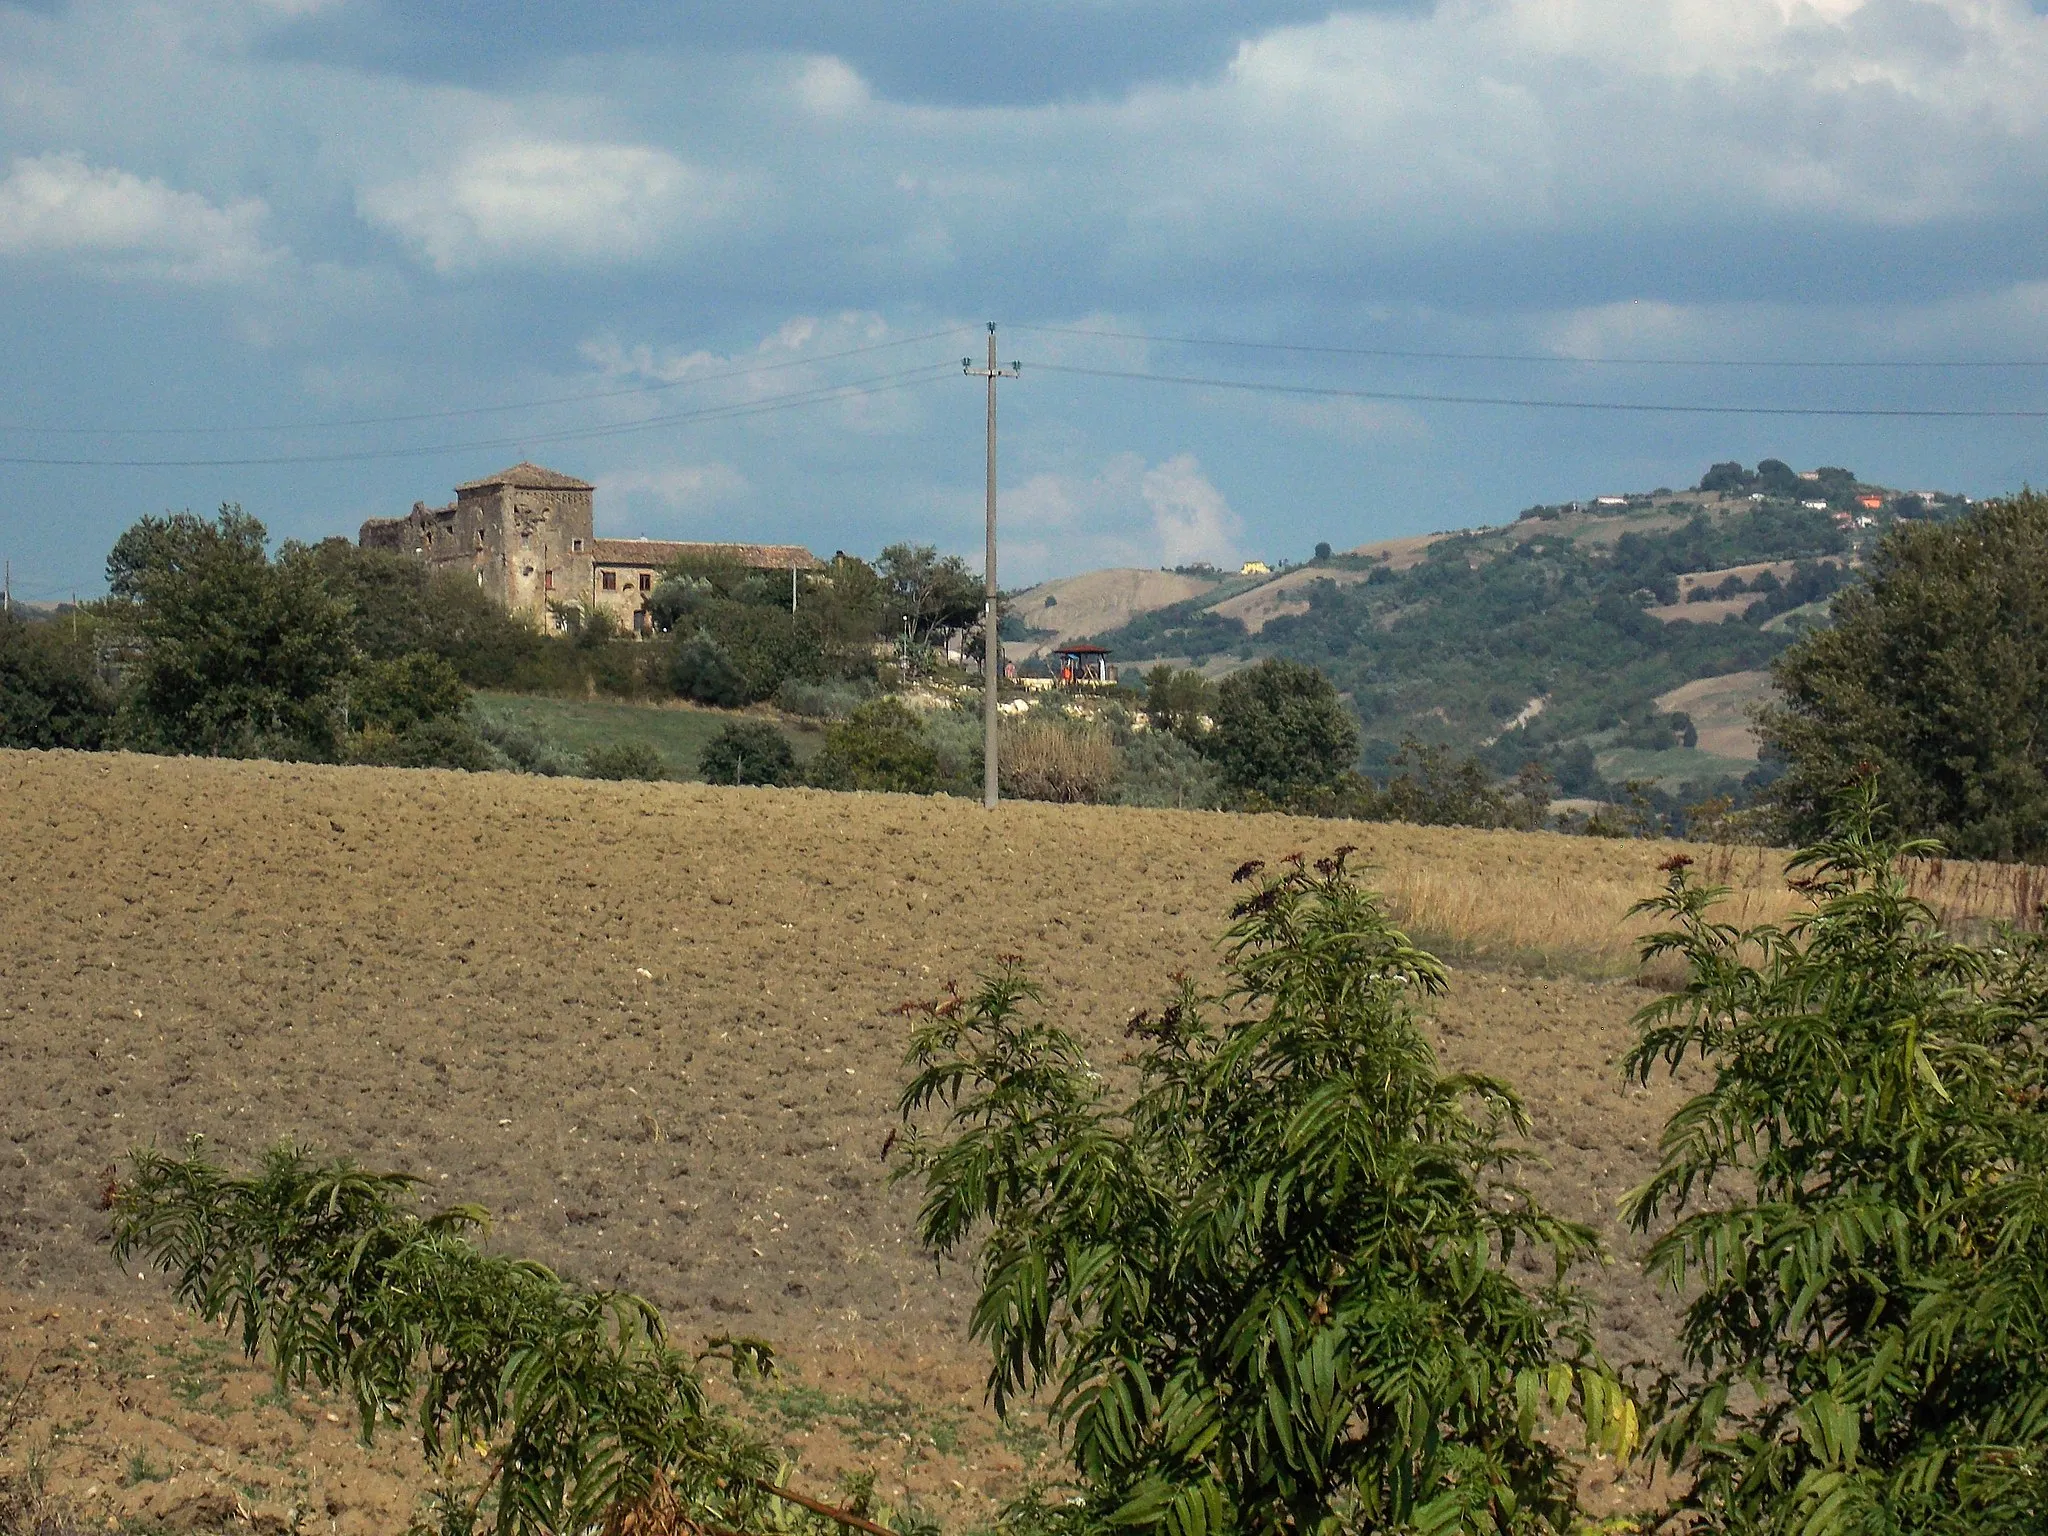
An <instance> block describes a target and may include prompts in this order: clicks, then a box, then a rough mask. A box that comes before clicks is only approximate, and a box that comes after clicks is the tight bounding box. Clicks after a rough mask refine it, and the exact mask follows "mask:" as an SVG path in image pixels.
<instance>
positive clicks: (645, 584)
mask: <svg viewBox="0 0 2048 1536" xmlns="http://www.w3.org/2000/svg"><path fill="white" fill-rule="evenodd" d="M640 590H641V591H642V592H652V591H653V590H654V572H652V571H642V572H641V573H640Z"/></svg>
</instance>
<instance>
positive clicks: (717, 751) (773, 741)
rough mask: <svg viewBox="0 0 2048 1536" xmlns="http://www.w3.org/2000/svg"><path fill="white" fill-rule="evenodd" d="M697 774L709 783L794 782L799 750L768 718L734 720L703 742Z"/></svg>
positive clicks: (698, 756)
mask: <svg viewBox="0 0 2048 1536" xmlns="http://www.w3.org/2000/svg"><path fill="white" fill-rule="evenodd" d="M697 776H698V777H699V778H701V779H703V780H704V782H705V783H707V784H794V783H795V782H796V781H797V778H798V774H797V771H796V753H795V752H793V751H791V750H790V745H789V738H788V737H787V736H785V735H783V734H782V732H781V731H779V730H777V729H776V728H775V727H774V726H773V725H770V724H769V723H768V722H767V721H766V720H734V721H732V722H730V723H728V724H727V725H724V726H722V727H721V728H720V729H719V732H718V734H717V735H716V736H714V737H712V738H711V740H710V741H708V742H706V743H705V744H704V750H703V751H702V752H700V753H699V754H698V755H697Z"/></svg>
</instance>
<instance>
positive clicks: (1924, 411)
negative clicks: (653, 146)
mask: <svg viewBox="0 0 2048 1536" xmlns="http://www.w3.org/2000/svg"><path fill="white" fill-rule="evenodd" d="M1018 329H1019V330H1022V329H1024V327H1022V326H1019V327H1018ZM1031 366H1032V367H1033V369H1035V370H1036V371H1038V372H1041V373H1076V374H1083V375H1086V376H1087V377H1089V378H1096V379H1138V380H1142V381H1144V382H1146V383H1150V384H1191V385H1197V386H1200V387H1202V388H1205V389H1235V390H1243V391H1246V392H1249V393H1253V394H1269V395H1315V396H1326V397H1334V398H1337V399H1342V400H1385V401H1391V402H1395V403H1407V404H1416V405H1496V406H1510V407H1514V408H1517V409H1521V410H1536V411H1627V412H1634V413H1639V414H1666V415H1691V416H1878V417H1893V418H1925V419H1931V420H1965V421H2038V420H2044V419H2048V410H1976V409H1963V408H1958V409H1948V410H1943V409H1933V408H1922V407H1910V406H1898V407H1891V406H1847V405H1834V406H1830V405H1675V404H1667V403H1662V402H1659V403H1647V402H1636V401H1625V400H1542V399H1530V398H1520V397H1515V396H1508V395H1447V394H1429V393H1423V392H1419V391H1413V390H1396V389H1334V388H1327V387H1324V386H1321V385H1315V384H1267V383H1259V382H1256V381H1253V380H1248V379H1211V378H1200V377H1196V376H1194V375H1189V374H1173V373H1137V372H1132V371H1130V370H1126V369H1120V368H1080V367H1076V366H1074V365H1072V364H1063V363H1033V364H1032V365H1031Z"/></svg>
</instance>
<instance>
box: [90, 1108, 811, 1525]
mask: <svg viewBox="0 0 2048 1536" xmlns="http://www.w3.org/2000/svg"><path fill="white" fill-rule="evenodd" d="M417 1182H418V1181H417V1180H416V1179H414V1178H413V1177H412V1176H410V1175H407V1174H399V1173H372V1172H368V1171H366V1170H364V1169H361V1168H358V1167H357V1166H355V1165H354V1164H352V1163H349V1162H346V1161H337V1162H332V1163H327V1164H315V1163H313V1162H312V1161H311V1160H310V1159H309V1158H307V1157H306V1156H305V1154H303V1153H301V1152H299V1151H298V1150H296V1149H294V1148H292V1147H290V1146H285V1147H281V1148H279V1149H277V1150H276V1151H273V1152H272V1153H271V1154H270V1155H269V1156H268V1157H267V1158H266V1159H265V1161H264V1164H263V1167H262V1170H261V1171H260V1172H259V1173H257V1174H256V1175H255V1176H253V1177H247V1178H237V1177H233V1176H231V1175H229V1173H228V1172H227V1171H226V1170H225V1169H223V1168H220V1167H218V1166H216V1165H214V1164H211V1163H209V1162H207V1161H205V1160H204V1159H203V1158H202V1157H201V1156H200V1155H199V1153H198V1148H197V1146H196V1144H195V1145H194V1146H193V1147H192V1149H191V1150H190V1151H189V1152H188V1155H187V1156H185V1157H183V1158H171V1157H167V1156H165V1155H163V1154H161V1153H159V1152H156V1151H155V1150H145V1151H141V1152H138V1153H136V1154H135V1157H134V1164H133V1173H132V1175H131V1177H130V1178H129V1179H128V1180H127V1182H126V1183H124V1184H123V1185H121V1186H120V1187H119V1188H118V1189H117V1191H116V1193H115V1198H114V1207H113V1224H114V1253H115V1255H116V1256H117V1257H118V1258H119V1259H120V1261H121V1262H122V1263H124V1264H127V1263H129V1262H130V1260H131V1259H132V1258H133V1257H134V1256H136V1255H143V1256H146V1257H147V1258H148V1259H149V1260H151V1261H153V1262H154V1263H155V1264H156V1265H157V1266H158V1267H159V1268H161V1269H163V1270H165V1271H167V1272H169V1273H170V1274H171V1275H173V1276H175V1277H176V1281H177V1287H178V1296H179V1298H180V1300H182V1301H183V1302H184V1303H185V1304H186V1305H187V1306H189V1307H190V1308H191V1309H192V1310H193V1311H194V1312H196V1313H197V1314H198V1315H199V1316H200V1317H201V1318H203V1319H205V1320H206V1321H209V1322H226V1323H228V1324H230V1325H231V1326H235V1327H237V1328H238V1329H239V1331H240V1334H241V1342H242V1347H243V1348H244V1349H245V1350H246V1351H247V1352H248V1353H249V1355H250V1356H251V1357H256V1356H258V1355H268V1357H269V1362H270V1364H271V1366H272V1367H273V1369H274V1370H275V1371H276V1374H277V1380H278V1382H279V1384H280V1386H284V1387H290V1388H296V1389H298V1390H301V1391H304V1390H309V1389H316V1390H323V1391H329V1392H335V1393H338V1394H340V1395H341V1396H342V1397H343V1398H345V1399H346V1400H348V1401H350V1402H352V1403H353V1404H354V1405H355V1408H356V1412H357V1415H358V1417H359V1419H360V1422H361V1428H362V1434H363V1438H364V1439H366V1440H368V1439H370V1438H372V1437H373V1436H374V1435H375V1434H376V1432H377V1430H378V1429H380V1428H383V1427H385V1426H387V1425H388V1426H393V1427H396V1426H399V1425H403V1424H404V1423H405V1422H406V1421H407V1419H410V1420H411V1421H412V1429H413V1433H414V1435H415V1436H416V1437H417V1440H418V1443H419V1445H420V1448H421V1451H422V1453H423V1455H424V1456H425V1457H426V1458H427V1460H428V1461H429V1462H430V1463H437V1464H438V1463H442V1461H443V1458H444V1457H445V1456H447V1455H449V1454H450V1453H453V1452H455V1451H457V1450H459V1449H462V1448H465V1447H470V1446H481V1447H491V1448H494V1449H495V1452H496V1454H494V1455H492V1456H490V1457H489V1459H488V1461H487V1462H486V1463H485V1468H484V1473H483V1475H484V1483H483V1486H482V1487H481V1488H478V1489H475V1490H473V1492H472V1493H471V1496H470V1497H469V1498H468V1499H466V1500H465V1499H461V1498H452V1499H451V1501H450V1502H449V1503H448V1504H447V1505H446V1506H445V1507H444V1509H443V1515H444V1519H443V1521H442V1526H443V1529H444V1531H447V1532H450V1533H453V1532H458V1531H474V1530H480V1529H482V1528H483V1527H484V1522H483V1520H482V1519H481V1518H480V1513H479V1512H480V1510H481V1509H482V1507H483V1506H484V1505H485V1503H486V1501H487V1500H489V1501H491V1502H492V1503H493V1504H494V1506H495V1522H494V1525H495V1530H496V1531H497V1532H498V1533H499V1536H554V1533H557V1532H565V1531H581V1532H594V1531H599V1530H602V1531H605V1532H610V1533H612V1536H630V1533H644V1536H661V1533H672V1532H679V1531H688V1530H693V1529H701V1528H702V1527H703V1526H705V1525H712V1526H723V1527H727V1528H732V1527H737V1528H739V1529H743V1530H745V1529H754V1528H756V1520H757V1517H758V1515H759V1514H760V1513H761V1506H762V1503H763V1493H764V1490H767V1489H768V1488H769V1486H770V1485H769V1484H768V1483H767V1482H766V1478H767V1475H768V1473H769V1472H770V1471H771V1470H772V1468H773V1462H772V1460H771V1459H770V1457H769V1454H768V1452H767V1449H766V1447H765V1446H763V1445H762V1444H761V1443H760V1441H759V1440H757V1439H756V1438H754V1437H753V1436H752V1435H751V1434H749V1433H748V1432H747V1431H746V1430H744V1429H743V1428H741V1426H740V1425H738V1424H737V1423H736V1422H734V1421H733V1420H732V1419H731V1418H730V1417H729V1416H727V1415H726V1414H725V1413H724V1412H723V1411H721V1410H720V1409H718V1408H715V1407H713V1406H712V1405H711V1404H710V1403H709V1402H707V1401H706V1397H705V1390H704V1383H703V1381H702V1378H701V1376H700V1374H699V1372H700V1368H701V1367H702V1365H703V1363H704V1362H705V1361H706V1360H710V1359H719V1360H724V1361H728V1362H730V1364H731V1365H732V1367H733V1369H734V1370H735V1371H736V1372H737V1371H758V1370H760V1369H764V1368H765V1367H766V1366H767V1365H768V1364H769V1363H770V1356H769V1353H768V1351H767V1348H766V1346H765V1345H762V1344H761V1343H759V1342H758V1341H756V1340H751V1339H738V1340H735V1339H725V1338H721V1339H714V1340H712V1341H711V1343H710V1345H709V1346H708V1347H707V1349H706V1350H705V1352H704V1353H702V1354H699V1355H697V1356H695V1357H692V1356H690V1355H687V1354H685V1353H683V1352H682V1351H680V1350H678V1349H676V1348H675V1347H674V1346H673V1345H672V1344H670V1342H669V1340H668V1335H667V1332H666V1330H665V1329H664V1327H663V1325H662V1319H661V1314H660V1313H659V1312H658V1311H657V1310H656V1309H655V1307H654V1305H653V1304H652V1303H651V1302H648V1301H646V1300H645V1299H643V1298H641V1297H639V1296H635V1295H633V1294H631V1293H630V1292H626V1291H610V1290H592V1289H586V1288H584V1287H582V1286H578V1285H574V1284H572V1283H569V1282H567V1281H564V1280H560V1279H557V1278H556V1277H555V1276H554V1275H553V1274H551V1273H550V1272H549V1271H548V1270H546V1269H544V1268H542V1267H541V1266H540V1265H538V1264H533V1263H529V1262H526V1261H524V1260H521V1259H517V1258H513V1257H510V1256H502V1255H498V1254H489V1253H485V1252H483V1251H482V1250H481V1249H480V1248H479V1247H478V1246H477V1245H476V1242H475V1241H474V1235H475V1234H477V1233H480V1232H481V1231H482V1229H483V1227H484V1225H485V1221H486V1217H485V1213H484V1212H483V1211H481V1210H479V1209H478V1208H477V1207H475V1206H456V1207H453V1208H451V1209H448V1210H442V1211H436V1212H430V1213H424V1212H422V1211H421V1210H420V1209H419V1207H418V1201H417V1195H416V1193H415V1186H416V1184H417Z"/></svg>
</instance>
